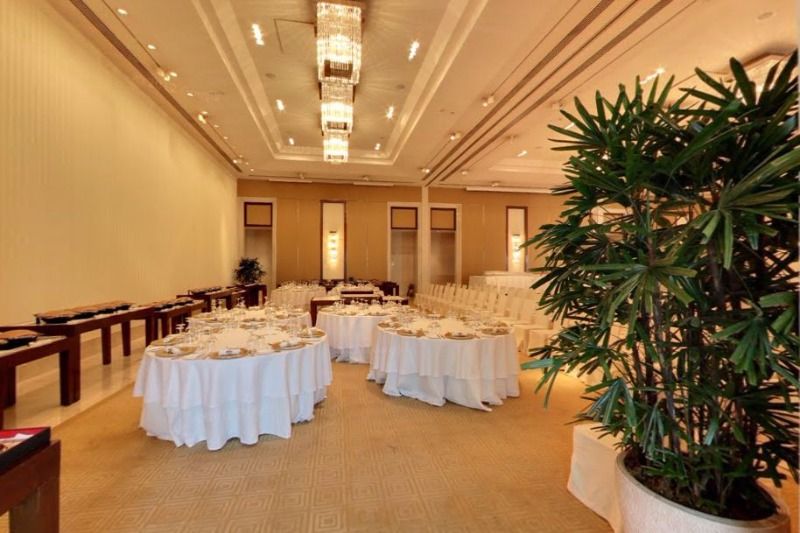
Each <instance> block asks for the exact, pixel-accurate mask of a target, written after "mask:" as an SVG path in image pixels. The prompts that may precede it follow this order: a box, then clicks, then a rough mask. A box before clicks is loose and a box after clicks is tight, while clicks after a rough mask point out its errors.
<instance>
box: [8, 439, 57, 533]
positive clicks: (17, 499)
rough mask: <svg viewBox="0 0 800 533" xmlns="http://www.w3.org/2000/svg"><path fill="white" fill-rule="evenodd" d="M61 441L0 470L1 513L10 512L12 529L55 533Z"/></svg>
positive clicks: (53, 442)
mask: <svg viewBox="0 0 800 533" xmlns="http://www.w3.org/2000/svg"><path fill="white" fill-rule="evenodd" d="M60 475H61V443H60V442H59V441H57V440H55V441H52V442H51V443H50V444H48V445H47V447H45V448H42V449H40V450H38V451H36V452H34V453H32V454H31V455H28V456H26V457H25V458H24V459H23V460H21V461H20V462H19V463H17V464H15V465H14V466H12V467H11V468H10V469H8V470H6V471H5V472H3V473H0V514H5V513H6V512H10V517H9V526H10V528H9V529H10V532H11V533H56V532H58V518H59V508H58V506H59V501H58V494H59V478H60Z"/></svg>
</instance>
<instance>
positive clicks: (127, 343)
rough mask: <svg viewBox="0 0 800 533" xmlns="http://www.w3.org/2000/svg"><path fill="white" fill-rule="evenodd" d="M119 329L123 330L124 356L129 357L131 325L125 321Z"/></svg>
mask: <svg viewBox="0 0 800 533" xmlns="http://www.w3.org/2000/svg"><path fill="white" fill-rule="evenodd" d="M119 327H120V328H121V329H122V355H124V356H126V357H127V356H129V355H130V354H131V323H130V321H125V322H123V323H122V324H120V325H119Z"/></svg>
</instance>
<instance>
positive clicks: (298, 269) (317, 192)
mask: <svg viewBox="0 0 800 533" xmlns="http://www.w3.org/2000/svg"><path fill="white" fill-rule="evenodd" d="M239 196H240V197H262V198H270V197H274V198H276V201H277V203H278V209H277V213H278V217H277V249H278V256H277V281H278V282H281V281H286V280H297V279H314V278H318V277H319V273H320V253H321V252H320V227H319V222H320V201H321V200H345V201H346V202H347V208H346V219H347V239H348V241H347V275H348V276H353V277H357V278H377V279H384V278H385V277H386V275H387V270H386V256H387V243H386V239H387V234H388V232H387V226H388V217H387V204H388V203H389V202H419V201H420V198H421V193H420V189H419V188H415V187H359V186H353V185H320V184H315V183H312V184H292V183H274V182H269V181H263V180H247V179H240V180H239ZM430 202H431V203H453V204H461V206H462V212H461V213H462V214H461V220H462V236H461V238H462V280H463V281H464V282H466V281H467V280H469V276H472V275H478V274H481V273H483V272H484V271H486V270H505V269H506V238H505V236H506V206H525V207H527V208H528V235H529V236H530V235H534V234H535V233H536V232H537V231H538V228H539V227H540V226H541V225H542V224H546V223H549V222H553V221H555V220H556V219H557V218H558V215H559V213H560V212H561V211H562V210H563V199H562V198H561V197H556V196H551V195H548V194H518V193H491V192H466V191H463V190H459V189H443V188H433V189H430ZM541 264H542V260H541V258H539V257H537V254H536V253H535V251H534V250H530V251H529V252H528V266H529V267H531V266H539V265H541Z"/></svg>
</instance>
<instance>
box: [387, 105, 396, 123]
mask: <svg viewBox="0 0 800 533" xmlns="http://www.w3.org/2000/svg"><path fill="white" fill-rule="evenodd" d="M386 118H388V119H389V120H392V119H393V118H394V106H393V105H390V106H389V107H388V108H387V109H386Z"/></svg>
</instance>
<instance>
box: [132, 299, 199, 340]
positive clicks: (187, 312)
mask: <svg viewBox="0 0 800 533" xmlns="http://www.w3.org/2000/svg"><path fill="white" fill-rule="evenodd" d="M205 305H206V304H205V302H203V301H200V300H195V301H194V302H192V303H190V304H186V305H179V306H175V307H170V308H168V309H158V310H155V311H153V317H152V320H151V321H150V323H149V324H148V326H147V327H148V332H147V333H148V335H147V338H146V342H145V344H146V345H147V346H149V345H150V343H151V342H153V340H155V339H157V338H158V331H159V329H158V323H159V322H161V336H162V337H166V336H167V335H169V334H170V333H174V331H175V326H177V325H178V324H180V323H182V322H185V321H186V319H187V318H189V317H190V316H192V314H194V312H195V311H200V310H202V309H203V308H204V307H205Z"/></svg>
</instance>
